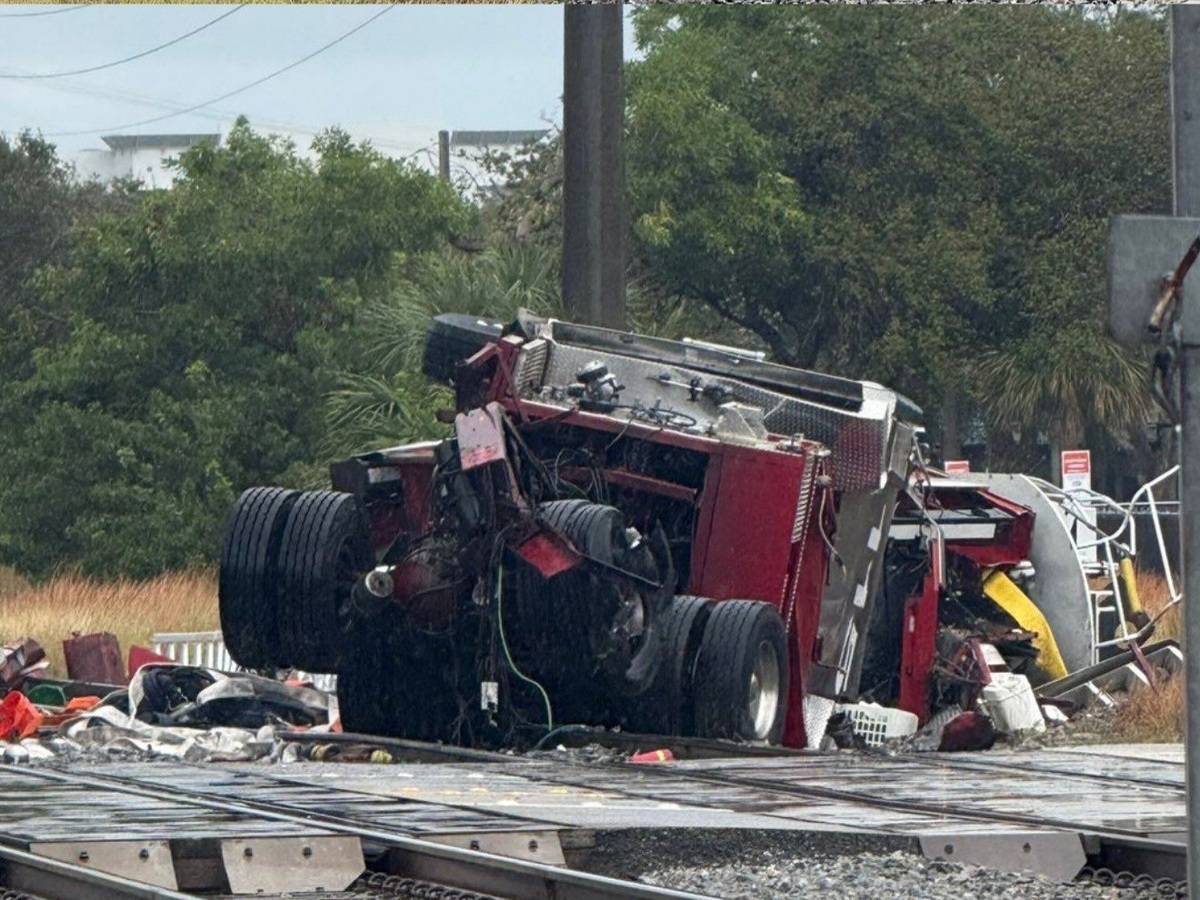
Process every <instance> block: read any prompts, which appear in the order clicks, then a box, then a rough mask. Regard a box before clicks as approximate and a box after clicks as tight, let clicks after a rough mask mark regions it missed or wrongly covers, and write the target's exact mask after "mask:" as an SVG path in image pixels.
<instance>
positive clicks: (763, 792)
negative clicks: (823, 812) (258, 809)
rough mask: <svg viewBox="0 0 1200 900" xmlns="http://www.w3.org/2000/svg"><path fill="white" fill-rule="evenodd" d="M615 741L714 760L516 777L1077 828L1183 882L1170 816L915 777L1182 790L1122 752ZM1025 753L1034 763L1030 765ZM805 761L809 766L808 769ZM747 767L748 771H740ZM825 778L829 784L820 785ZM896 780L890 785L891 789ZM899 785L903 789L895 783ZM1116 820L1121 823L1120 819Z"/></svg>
mask: <svg viewBox="0 0 1200 900" xmlns="http://www.w3.org/2000/svg"><path fill="white" fill-rule="evenodd" d="M343 739H344V740H347V741H355V740H362V741H371V740H372V739H371V738H367V737H362V736H345V737H344V738H343ZM383 743H384V744H385V745H389V746H393V747H394V749H400V750H407V751H409V752H412V753H417V754H425V755H428V754H432V755H433V756H434V757H436V755H437V754H438V752H439V751H438V749H437V748H436V747H432V746H429V745H420V744H419V743H416V742H399V743H398V744H397V742H391V741H386V740H385V741H383ZM615 743H616V744H617V745H618V746H621V747H623V748H624V749H632V748H634V747H636V748H638V749H646V748H647V747H651V746H653V747H663V746H675V745H678V747H679V748H680V749H682V750H684V751H685V752H686V753H688V754H690V755H700V756H704V757H708V758H711V759H716V760H720V762H718V763H717V764H716V765H715V766H712V767H706V768H704V769H702V770H697V769H696V768H689V766H690V765H692V764H690V763H687V762H684V763H682V764H680V765H670V766H661V767H660V766H655V765H650V766H629V765H627V764H625V763H623V762H620V763H594V762H593V763H589V764H586V765H563V764H549V765H547V766H545V767H543V768H540V769H539V768H535V769H531V770H528V771H520V772H517V773H516V774H520V775H522V776H523V777H528V778H530V779H533V780H535V781H542V782H549V783H554V784H557V785H560V786H564V787H571V788H577V789H582V790H590V791H601V792H607V793H611V794H617V795H621V796H625V797H630V798H639V799H646V798H652V799H655V800H658V801H671V802H679V803H684V804H693V805H699V806H705V805H715V806H722V805H727V806H729V807H732V808H735V809H737V808H741V809H745V810H750V809H754V808H758V809H760V810H762V809H769V808H770V807H771V805H772V804H774V806H776V807H782V806H786V805H787V804H788V801H791V803H792V804H795V802H796V801H828V802H830V803H837V804H846V805H850V806H856V807H860V808H863V809H864V818H865V817H866V816H865V813H866V811H868V810H885V811H889V812H891V813H894V814H907V815H909V816H916V815H920V816H924V817H926V818H927V820H928V819H934V820H938V821H944V822H945V823H946V829H947V831H952V830H953V829H954V828H955V827H963V829H964V833H970V832H971V831H972V830H973V831H974V832H976V833H982V832H984V831H987V830H989V829H987V828H986V826H994V827H993V828H992V829H990V830H992V831H994V832H1001V831H1004V830H1009V831H1012V830H1022V831H1027V832H1047V831H1052V832H1058V833H1069V834H1078V835H1079V836H1080V839H1081V841H1082V842H1083V843H1084V845H1085V846H1086V847H1087V853H1088V862H1089V867H1088V871H1097V870H1099V871H1101V872H1105V871H1109V872H1119V873H1123V874H1125V875H1129V876H1130V877H1131V878H1132V877H1136V876H1147V877H1153V878H1154V879H1155V880H1156V881H1179V880H1182V879H1183V877H1184V872H1185V869H1186V849H1185V847H1184V846H1183V844H1182V842H1181V841H1180V840H1178V839H1177V838H1176V837H1175V836H1173V835H1172V836H1164V833H1168V832H1172V831H1177V830H1178V829H1179V828H1180V827H1181V826H1179V825H1178V824H1177V823H1169V822H1168V823H1162V822H1159V823H1157V824H1155V823H1154V822H1153V821H1152V820H1153V818H1154V817H1153V816H1152V815H1148V816H1144V817H1143V816H1140V815H1139V816H1137V817H1136V818H1137V819H1138V820H1139V821H1137V822H1133V823H1130V822H1126V823H1125V824H1116V823H1114V822H1113V821H1109V822H1103V821H1098V820H1099V819H1102V818H1103V816H1101V815H1099V813H1097V814H1096V819H1097V820H1092V819H1090V818H1089V816H1088V815H1086V814H1083V813H1081V812H1080V810H1079V809H1078V808H1076V809H1075V810H1074V811H1073V814H1072V815H1071V816H1063V815H1053V814H1046V813H1038V812H1035V811H1033V809H1031V808H1030V807H1032V806H1033V805H1034V804H1032V803H1031V804H1029V805H1028V806H1026V808H1024V809H1013V808H1011V807H1012V805H1013V804H1012V803H1009V804H1008V807H1009V808H1004V806H1005V804H1003V803H1000V804H996V805H997V806H998V807H1000V808H987V807H986V805H985V804H983V803H981V802H978V801H977V798H976V797H975V796H974V795H973V794H972V793H971V792H970V790H969V789H967V790H959V791H958V792H957V793H954V792H945V791H934V792H930V791H928V790H924V788H926V787H928V786H929V785H930V784H932V783H935V782H930V781H929V779H927V778H925V779H922V773H923V772H925V771H933V772H941V773H942V774H943V775H947V774H949V773H960V775H961V776H965V778H964V777H960V778H959V779H958V780H959V781H963V780H966V781H971V778H970V776H973V775H978V776H979V777H978V779H975V783H976V784H977V785H980V786H984V787H988V786H990V787H991V788H992V789H993V791H994V792H996V793H998V794H1000V795H1001V796H1003V795H1004V794H1005V791H1004V789H1003V788H1004V785H1005V784H1006V783H1007V784H1011V783H1012V782H1013V780H1014V779H1015V780H1017V781H1021V780H1029V781H1032V780H1034V779H1041V780H1042V781H1043V783H1045V784H1047V785H1048V786H1051V787H1053V788H1054V790H1056V791H1058V792H1059V793H1060V794H1065V795H1070V794H1079V795H1081V796H1089V797H1090V796H1092V795H1097V794H1105V795H1107V797H1108V799H1109V801H1111V800H1112V798H1113V796H1115V795H1120V794H1123V793H1124V792H1126V791H1127V790H1131V789H1133V788H1137V789H1138V790H1139V791H1141V792H1142V794H1143V795H1146V794H1147V793H1148V792H1149V793H1152V794H1154V795H1156V796H1159V797H1161V798H1165V799H1167V800H1174V799H1181V798H1182V797H1183V794H1184V788H1183V785H1182V783H1181V782H1180V781H1179V780H1176V779H1172V778H1170V777H1159V778H1155V777H1147V776H1142V775H1139V774H1137V771H1138V766H1139V763H1138V761H1136V760H1129V759H1127V758H1124V757H1110V758H1106V760H1107V761H1099V760H1097V758H1096V755H1095V754H1088V756H1089V759H1090V760H1091V763H1092V765H1095V766H1110V767H1115V768H1116V771H1095V770H1084V769H1081V768H1080V765H1079V761H1078V760H1077V759H1076V760H1072V759H1066V758H1064V759H1060V758H1058V754H1048V753H1039V754H1036V755H1035V756H1033V757H1027V758H1025V759H1022V758H1021V757H1020V755H1016V754H1005V755H1003V756H997V757H995V758H986V759H985V758H981V757H979V756H972V757H970V758H966V757H951V756H948V755H946V754H939V755H932V754H931V755H929V756H922V755H917V754H909V755H904V756H890V755H886V754H883V753H878V752H867V753H863V754H860V755H855V756H849V755H839V756H838V757H830V756H824V757H820V756H814V755H813V754H811V753H802V752H798V751H787V750H783V751H776V750H775V748H770V749H768V748H760V747H750V748H739V747H737V746H736V745H732V744H723V743H721V742H713V741H700V740H692V739H684V740H682V741H675V740H674V739H667V740H665V741H663V740H661V739H655V738H653V737H651V738H647V736H637V735H621V736H618V737H617V739H616V741H615ZM475 752H476V753H477V751H475ZM456 753H457V751H456V750H450V751H448V752H447V754H446V756H445V758H446V759H453V758H454V757H455V754H456ZM1030 759H1033V760H1034V761H1033V762H1030ZM752 760H754V762H751V761H752ZM476 761H478V762H495V763H497V764H502V770H504V771H515V770H514V769H513V768H512V763H513V761H514V760H513V758H512V757H501V756H499V755H494V756H493V757H492V758H490V759H489V758H487V757H485V756H478V757H477V758H476ZM741 763H744V765H741ZM810 765H811V767H812V769H813V772H812V773H810V772H809V768H808V767H809V766H810ZM1159 765H1161V766H1162V767H1163V769H1164V771H1165V772H1166V774H1167V775H1170V774H1171V773H1170V771H1169V770H1170V765H1169V764H1165V763H1162V764H1159ZM751 766H753V769H752V771H747V770H748V769H750V768H751ZM888 769H895V770H896V773H897V774H896V775H895V776H894V777H893V776H889V775H888V774H887V770H888ZM839 770H841V771H840V772H839ZM822 779H824V780H825V782H826V783H819V782H820V781H821V780H822ZM830 782H833V783H830ZM893 782H896V784H894V785H893V784H892V783H893ZM905 782H907V790H905V789H904V783H905ZM1076 785H1078V787H1076ZM881 787H895V790H893V791H890V792H889V791H888V790H885V789H881ZM1026 790H1027V792H1028V789H1026ZM706 791H707V792H706ZM1014 793H1015V792H1014ZM1033 796H1036V794H1033V795H1031V797H1033ZM1100 806H1101V807H1102V806H1103V804H1102V803H1101V804H1100ZM768 814H769V813H768ZM1113 818H1115V819H1116V820H1117V821H1120V817H1119V816H1114V817H1113ZM1143 880H1144V879H1143Z"/></svg>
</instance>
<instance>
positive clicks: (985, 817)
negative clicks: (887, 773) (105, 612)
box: [532, 760, 1154, 841]
mask: <svg viewBox="0 0 1200 900" xmlns="http://www.w3.org/2000/svg"><path fill="white" fill-rule="evenodd" d="M897 761H902V760H897ZM586 770H587V771H606V772H612V771H623V772H626V773H627V772H628V767H627V766H625V765H624V764H623V763H597V764H595V765H591V766H588V767H586ZM638 771H639V772H644V773H646V775H647V776H648V777H651V778H660V779H664V780H665V779H669V778H673V779H677V780H680V781H695V782H701V783H705V784H713V785H717V786H719V787H741V788H747V789H750V790H753V791H758V792H759V793H760V794H762V795H770V794H778V795H782V796H785V797H803V798H806V799H817V800H833V801H837V802H842V803H849V804H851V805H855V806H867V807H873V808H876V809H887V810H893V811H896V812H908V813H922V814H925V815H930V816H935V817H938V818H942V819H944V818H947V817H952V818H958V819H966V820H972V821H977V822H989V823H997V824H1002V825H1009V826H1012V825H1019V826H1022V827H1026V828H1031V829H1041V830H1045V829H1051V828H1052V829H1058V830H1065V831H1075V832H1079V833H1081V834H1089V835H1096V836H1098V837H1101V838H1103V837H1105V836H1112V837H1116V838H1122V839H1126V838H1136V839H1139V840H1149V841H1153V840H1154V839H1153V838H1152V837H1151V836H1149V835H1148V834H1147V832H1145V831H1139V830H1136V829H1130V828H1119V827H1112V826H1110V827H1106V828H1090V827H1087V826H1086V824H1085V823H1082V822H1072V821H1070V820H1066V819H1056V818H1052V817H1047V816H1036V815H1030V814H1025V813H1016V812H1001V811H999V810H991V809H979V808H971V807H963V806H955V805H953V804H949V803H934V802H928V801H923V800H902V799H892V798H888V797H878V796H873V795H870V794H863V793H859V792H857V791H851V790H846V789H844V788H833V787H823V786H819V785H813V784H805V785H800V784H788V783H784V782H780V781H774V780H771V779H768V778H753V777H746V776H741V775H733V774H730V773H727V772H697V771H695V770H680V769H675V768H671V767H666V766H663V767H657V766H653V765H646V766H639V767H638ZM532 777H533V778H535V779H536V780H540V781H548V782H553V783H555V784H561V785H566V786H569V787H578V788H585V789H591V790H599V789H603V790H606V791H609V792H611V793H615V794H622V795H625V796H630V797H639V798H642V799H644V794H641V793H639V792H638V790H637V789H636V788H633V787H623V786H620V785H604V786H603V787H599V786H597V785H596V784H595V783H593V782H589V781H587V780H584V779H572V778H565V777H563V776H561V775H559V774H557V773H548V772H538V773H533V774H532Z"/></svg>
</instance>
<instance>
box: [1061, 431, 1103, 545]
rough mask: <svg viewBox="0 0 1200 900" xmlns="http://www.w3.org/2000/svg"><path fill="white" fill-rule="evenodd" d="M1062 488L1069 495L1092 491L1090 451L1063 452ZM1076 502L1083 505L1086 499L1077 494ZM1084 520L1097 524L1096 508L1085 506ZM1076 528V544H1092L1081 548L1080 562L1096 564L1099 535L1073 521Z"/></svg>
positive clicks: (1074, 532)
mask: <svg viewBox="0 0 1200 900" xmlns="http://www.w3.org/2000/svg"><path fill="white" fill-rule="evenodd" d="M1062 486H1063V490H1064V491H1066V492H1067V493H1071V492H1073V491H1080V492H1082V491H1090V490H1091V489H1092V451H1090V450H1064V451H1063V452H1062ZM1074 498H1075V500H1076V501H1077V502H1078V503H1080V504H1083V503H1084V502H1086V501H1085V498H1084V496H1083V495H1082V494H1075V495H1074ZM1082 513H1083V518H1084V521H1086V522H1087V523H1088V524H1089V525H1093V526H1094V525H1095V524H1096V508H1095V507H1094V506H1090V505H1087V506H1083V508H1082ZM1071 521H1073V522H1074V523H1075V524H1074V527H1073V528H1072V529H1071V533H1072V534H1073V535H1074V536H1075V544H1076V545H1077V546H1078V545H1079V544H1092V545H1093V546H1091V547H1081V548H1080V549H1079V551H1078V553H1079V561H1080V562H1084V563H1094V562H1095V561H1096V547H1095V545H1094V544H1095V540H1096V538H1097V534H1096V531H1095V529H1094V528H1088V527H1087V525H1084V524H1083V523H1081V522H1079V521H1078V520H1077V519H1075V518H1073V517H1072V519H1071Z"/></svg>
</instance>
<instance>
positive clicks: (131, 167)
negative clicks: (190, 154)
mask: <svg viewBox="0 0 1200 900" xmlns="http://www.w3.org/2000/svg"><path fill="white" fill-rule="evenodd" d="M347 131H348V132H349V133H350V134H351V136H352V137H353V138H354V139H355V140H367V141H370V142H371V144H372V146H374V147H375V149H376V150H378V151H379V152H380V153H383V154H384V155H385V156H390V157H393V158H396V159H405V160H408V161H409V162H411V163H413V164H415V165H417V166H418V167H420V168H422V169H425V170H426V171H429V172H434V173H436V172H437V171H438V133H437V132H436V131H434V132H426V131H425V130H424V129H416V128H411V127H408V128H403V129H386V128H385V129H370V128H368V129H347ZM548 133H549V132H548V130H546V129H542V130H496V131H479V130H475V131H451V132H450V133H449V134H450V140H449V145H450V146H449V149H450V180H451V181H452V182H454V184H455V185H457V186H458V187H459V188H460V189H461V190H463V191H464V192H466V193H467V194H468V195H475V194H476V193H477V192H480V191H482V192H485V193H486V192H487V191H488V190H489V189H490V188H491V187H493V186H494V185H493V184H492V181H493V180H494V179H493V178H492V176H491V175H490V174H489V173H488V172H487V170H486V167H485V166H484V165H483V160H484V159H485V158H486V156H487V154H489V153H497V152H499V153H517V152H520V151H522V150H524V149H526V148H527V147H528V146H529V145H530V144H531V143H533V142H536V141H538V140H540V139H541V138H543V137H544V136H545V135H546V134H548ZM282 136H284V137H287V138H290V139H291V140H292V142H293V143H294V144H295V145H296V147H297V149H298V150H299V152H300V153H301V154H302V155H310V153H309V150H308V148H309V146H310V144H311V143H312V136H311V135H307V134H298V133H297V134H289V133H286V132H284V133H283V135H282ZM101 140H103V141H104V143H105V144H106V145H107V149H95V150H82V151H80V152H79V154H78V155H77V156H76V157H75V168H76V172H77V174H78V176H79V178H81V179H85V180H86V179H91V178H97V179H99V180H101V181H110V180H111V179H113V178H136V179H137V180H139V181H141V182H142V183H143V184H144V185H145V186H146V187H148V188H169V187H170V186H171V184H172V183H173V182H174V180H175V171H174V170H173V169H171V168H168V167H167V160H168V159H171V158H173V157H178V156H179V154H181V153H182V152H183V151H184V150H186V149H187V148H188V147H191V146H192V145H193V144H197V143H207V144H211V145H213V146H217V145H218V144H220V142H221V135H220V134H110V135H107V136H105V137H103V138H101Z"/></svg>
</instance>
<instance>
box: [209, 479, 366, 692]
mask: <svg viewBox="0 0 1200 900" xmlns="http://www.w3.org/2000/svg"><path fill="white" fill-rule="evenodd" d="M373 563H374V551H373V549H372V546H371V537H370V531H369V527H368V523H367V517H366V515H365V513H364V512H363V509H362V506H361V505H360V504H359V502H358V500H357V499H355V497H354V496H352V495H351V494H344V493H339V492H336V491H309V492H305V493H300V492H298V491H289V490H285V489H283V488H267V487H259V488H251V489H250V490H248V491H245V492H243V493H242V495H241V496H240V497H239V498H238V501H237V503H236V504H235V505H234V508H233V511H232V512H231V513H230V517H229V524H228V527H227V528H226V531H225V541H224V544H223V545H222V548H221V568H220V576H219V586H218V604H219V608H220V615H221V631H222V633H223V634H224V637H225V646H226V648H227V649H228V650H229V655H230V656H231V657H233V660H234V662H236V663H237V664H238V665H240V666H242V667H244V668H247V669H266V668H296V669H302V670H304V671H306V672H314V673H315V672H333V671H335V670H336V668H337V665H338V661H339V659H340V657H341V653H342V648H343V646H344V645H345V643H346V628H347V624H348V617H349V612H350V609H349V602H350V594H351V591H352V590H353V588H354V585H355V583H356V581H357V580H358V578H359V577H361V576H362V574H363V573H365V572H366V571H367V570H369V569H370V568H371V566H372V565H373Z"/></svg>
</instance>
